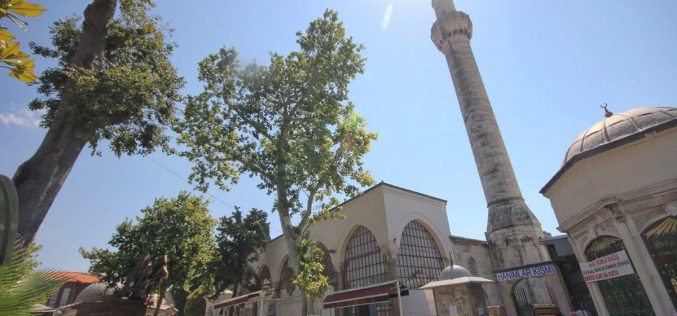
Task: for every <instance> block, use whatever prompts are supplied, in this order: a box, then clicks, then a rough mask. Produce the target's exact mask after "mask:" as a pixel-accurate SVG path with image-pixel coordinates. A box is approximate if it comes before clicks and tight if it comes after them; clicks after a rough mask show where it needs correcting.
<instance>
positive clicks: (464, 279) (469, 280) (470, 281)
mask: <svg viewBox="0 0 677 316" xmlns="http://www.w3.org/2000/svg"><path fill="white" fill-rule="evenodd" d="M479 283H494V281H492V280H489V279H485V278H480V277H474V276H471V277H460V278H455V279H447V280H442V281H434V282H430V283H428V284H426V285H424V286H422V287H421V288H420V289H421V290H425V289H432V288H435V287H442V286H454V285H461V284H479Z"/></svg>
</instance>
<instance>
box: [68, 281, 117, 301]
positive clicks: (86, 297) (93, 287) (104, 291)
mask: <svg viewBox="0 0 677 316" xmlns="http://www.w3.org/2000/svg"><path fill="white" fill-rule="evenodd" d="M117 287H120V285H118V286H117ZM114 291H115V288H113V287H111V288H109V287H108V286H107V285H106V284H104V283H92V284H90V285H88V286H87V287H86V288H85V289H84V290H82V292H80V294H78V297H76V298H75V302H74V303H75V304H80V303H87V302H91V301H94V300H96V299H97V298H99V297H101V296H104V295H113V292H114Z"/></svg>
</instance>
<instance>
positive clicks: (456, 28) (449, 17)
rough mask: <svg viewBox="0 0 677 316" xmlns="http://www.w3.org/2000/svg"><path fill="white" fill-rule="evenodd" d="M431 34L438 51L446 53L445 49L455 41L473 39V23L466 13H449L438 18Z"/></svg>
mask: <svg viewBox="0 0 677 316" xmlns="http://www.w3.org/2000/svg"><path fill="white" fill-rule="evenodd" d="M431 33H432V34H431V36H430V37H431V39H432V41H433V43H435V46H437V49H439V50H440V51H442V52H444V48H445V47H446V46H447V45H448V44H450V43H451V42H452V41H454V39H465V40H469V39H470V38H472V21H471V20H470V17H469V16H468V15H467V14H466V13H464V12H461V11H453V12H448V13H446V14H444V16H440V17H438V18H437V21H435V23H434V24H433V27H432V30H431Z"/></svg>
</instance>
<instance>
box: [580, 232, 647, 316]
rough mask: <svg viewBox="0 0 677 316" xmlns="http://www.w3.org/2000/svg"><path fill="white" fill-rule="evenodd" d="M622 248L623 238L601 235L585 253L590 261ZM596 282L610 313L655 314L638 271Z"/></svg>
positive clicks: (623, 246)
mask: <svg viewBox="0 0 677 316" xmlns="http://www.w3.org/2000/svg"><path fill="white" fill-rule="evenodd" d="M621 250H625V245H624V244H623V240H622V239H620V238H617V237H612V236H600V237H597V238H595V240H594V241H593V242H592V243H590V245H588V247H587V248H586V249H585V255H586V257H587V258H588V261H592V260H595V259H597V258H599V257H604V256H606V255H610V254H612V253H615V252H618V251H621ZM630 263H632V260H630ZM595 283H596V284H597V287H598V288H599V291H600V292H601V293H602V298H603V299H604V304H605V305H606V308H607V310H608V311H609V314H610V315H647V316H649V315H655V313H654V311H653V308H652V307H651V303H650V302H649V297H647V295H646V292H645V291H644V287H643V286H642V283H641V281H640V280H639V276H638V275H637V274H636V273H633V274H629V275H624V276H621V277H617V278H613V279H607V280H601V281H597V282H595Z"/></svg>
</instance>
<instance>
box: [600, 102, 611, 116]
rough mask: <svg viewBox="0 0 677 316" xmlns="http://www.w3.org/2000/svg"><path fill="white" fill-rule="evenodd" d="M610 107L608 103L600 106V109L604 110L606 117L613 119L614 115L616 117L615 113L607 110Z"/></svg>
mask: <svg viewBox="0 0 677 316" xmlns="http://www.w3.org/2000/svg"><path fill="white" fill-rule="evenodd" d="M608 106H609V105H607V104H606V102H604V103H602V104H601V105H600V106H599V107H600V108H603V109H604V117H611V116H612V115H614V113H613V112H611V111H609V110H608V109H607V107H608Z"/></svg>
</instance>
